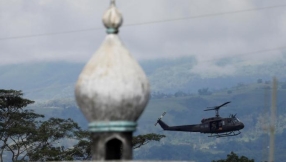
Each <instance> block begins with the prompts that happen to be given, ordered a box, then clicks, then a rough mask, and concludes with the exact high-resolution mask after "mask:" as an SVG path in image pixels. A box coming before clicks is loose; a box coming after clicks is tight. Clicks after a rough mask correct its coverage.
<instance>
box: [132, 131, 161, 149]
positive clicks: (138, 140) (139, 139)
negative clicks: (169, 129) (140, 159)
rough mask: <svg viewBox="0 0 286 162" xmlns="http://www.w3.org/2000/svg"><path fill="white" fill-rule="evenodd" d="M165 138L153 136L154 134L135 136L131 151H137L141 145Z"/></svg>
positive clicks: (158, 135)
mask: <svg viewBox="0 0 286 162" xmlns="http://www.w3.org/2000/svg"><path fill="white" fill-rule="evenodd" d="M165 137H166V136H165V135H161V134H155V133H150V134H145V135H138V136H135V137H133V139H132V145H133V149H137V148H139V147H141V146H143V145H146V144H147V143H149V142H151V141H160V140H161V139H162V138H165Z"/></svg>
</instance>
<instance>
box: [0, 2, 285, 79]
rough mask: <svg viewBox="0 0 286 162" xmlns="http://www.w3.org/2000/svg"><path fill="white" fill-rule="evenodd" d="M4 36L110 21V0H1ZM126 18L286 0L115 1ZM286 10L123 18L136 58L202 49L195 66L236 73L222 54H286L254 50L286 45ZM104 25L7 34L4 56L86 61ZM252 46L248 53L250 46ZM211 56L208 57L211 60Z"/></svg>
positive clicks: (253, 58) (259, 58)
mask: <svg viewBox="0 0 286 162" xmlns="http://www.w3.org/2000/svg"><path fill="white" fill-rule="evenodd" d="M0 3H1V4H0V12H1V14H0V22H1V23H0V38H5V37H13V36H22V35H33V34H41V33H53V32H64V31H72V30H81V29H90V28H98V27H99V28H100V27H103V25H102V22H101V17H102V15H103V13H104V11H105V10H106V9H107V8H108V6H109V1H99V0H96V1H94V0H82V1H76V0H60V1H59V0H45V1H38V0H30V1H24V0H17V1H16V0H2V1H1V2H0ZM116 4H117V6H118V8H119V10H120V11H121V12H122V14H123V17H124V24H123V25H126V24H136V23H144V22H152V21H158V20H168V19H176V18H183V17H191V16H198V15H206V14H213V13H223V12H229V11H237V10H243V9H252V8H259V7H266V6H274V5H279V4H281V2H280V1H278V0H273V1H263V2H261V1H260V0H254V1H248V0H218V1H215V2H214V1H212V0H204V1H194V0H193V1H190V0H180V1H172V0H157V1H151V0H145V1H128V0H120V1H116ZM285 22H286V10H285V8H282V7H281V8H274V9H269V10H258V11H251V12H243V13H236V14H225V15H221V16H214V17H211V16H210V17H205V18H197V19H189V20H181V21H173V22H165V23H157V24H145V25H138V26H123V27H122V28H120V33H119V34H120V38H121V39H122V41H123V42H124V44H125V46H126V47H127V48H128V49H129V51H130V53H131V54H132V55H133V56H134V57H135V58H137V59H154V58H174V57H181V56H189V55H192V56H195V57H196V58H197V60H198V64H197V66H196V67H195V68H194V71H195V72H197V73H203V72H205V73H212V72H213V71H219V72H220V73H222V74H230V73H232V72H234V71H235V68H236V67H235V66H232V65H227V68H222V67H220V66H218V65H217V64H216V61H217V60H219V59H223V58H232V57H235V58H239V60H241V61H242V62H245V63H250V64H251V63H257V62H259V63H263V62H265V61H268V60H269V59H276V58H280V57H281V56H282V52H281V51H280V50H277V51H269V52H260V53H255V54H247V53H249V52H251V51H259V50H263V49H273V48H276V47H281V46H285V42H286V30H285V29H286V28H285V27H286V23H285ZM105 35H106V34H105V29H103V28H102V29H98V30H94V31H85V32H77V33H69V34H61V35H49V36H42V37H32V38H25V39H11V40H2V41H0V59H1V61H0V64H11V63H22V62H40V61H58V60H62V61H76V62H87V61H88V59H89V58H90V57H91V55H92V54H93V53H94V52H95V51H96V50H97V49H98V47H99V46H100V45H101V43H102V41H103V40H104V37H105ZM245 53H246V54H245ZM207 61H208V62H209V63H207V64H206V63H205V62H207Z"/></svg>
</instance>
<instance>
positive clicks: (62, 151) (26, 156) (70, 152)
mask: <svg viewBox="0 0 286 162" xmlns="http://www.w3.org/2000/svg"><path fill="white" fill-rule="evenodd" d="M22 96H23V93H22V92H21V91H16V90H3V89H0V112H1V114H0V162H3V161H4V159H3V155H4V153H6V155H7V154H8V152H9V153H11V160H12V161H13V162H16V161H62V160H87V159H91V146H90V143H91V142H90V132H88V131H86V130H81V128H80V127H79V126H78V124H77V123H75V122H74V121H73V120H72V119H60V118H50V119H48V120H45V121H41V120H40V119H41V118H44V115H41V114H37V113H35V112H34V111H33V110H26V109H25V108H26V106H27V105H29V104H32V103H34V101H31V100H29V99H25V98H22ZM164 137H165V136H164V135H158V134H153V133H151V134H145V135H138V136H135V137H133V141H132V144H133V148H134V149H136V148H139V147H141V146H143V145H146V144H147V143H149V142H151V141H160V139H161V138H164ZM68 139H69V143H70V144H64V143H65V141H67V140H68Z"/></svg>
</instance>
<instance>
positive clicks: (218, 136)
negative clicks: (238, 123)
mask: <svg viewBox="0 0 286 162" xmlns="http://www.w3.org/2000/svg"><path fill="white" fill-rule="evenodd" d="M240 133H241V132H240V131H239V130H237V131H231V132H227V133H216V134H213V133H212V134H211V135H210V136H208V137H216V138H220V137H230V136H237V135H239V134H240Z"/></svg>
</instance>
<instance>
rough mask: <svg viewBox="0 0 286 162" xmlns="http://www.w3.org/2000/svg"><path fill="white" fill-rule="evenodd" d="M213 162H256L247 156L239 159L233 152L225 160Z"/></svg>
mask: <svg viewBox="0 0 286 162" xmlns="http://www.w3.org/2000/svg"><path fill="white" fill-rule="evenodd" d="M212 162H254V159H248V158H247V157H245V156H241V157H238V155H236V154H235V153H234V152H231V153H230V154H228V155H227V158H226V159H225V160H224V159H221V160H213V161H212Z"/></svg>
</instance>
